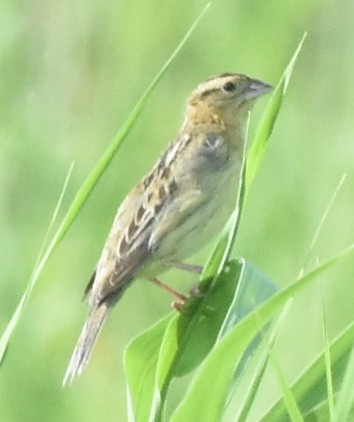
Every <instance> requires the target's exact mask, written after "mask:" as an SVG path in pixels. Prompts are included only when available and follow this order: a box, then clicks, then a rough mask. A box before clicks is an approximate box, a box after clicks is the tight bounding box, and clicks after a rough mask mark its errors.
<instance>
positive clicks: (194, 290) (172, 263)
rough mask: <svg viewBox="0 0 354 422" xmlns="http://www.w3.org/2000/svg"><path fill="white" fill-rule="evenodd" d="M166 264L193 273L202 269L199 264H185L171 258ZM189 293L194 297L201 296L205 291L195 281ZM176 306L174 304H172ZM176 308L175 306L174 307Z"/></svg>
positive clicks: (200, 271)
mask: <svg viewBox="0 0 354 422" xmlns="http://www.w3.org/2000/svg"><path fill="white" fill-rule="evenodd" d="M168 265H170V266H171V267H174V268H177V269H179V270H184V271H188V272H191V273H194V274H201V273H202V271H203V267H202V266H200V265H194V264H186V263H185V262H181V261H178V260H172V261H169V262H168ZM189 294H190V295H191V296H194V297H203V296H204V295H205V293H203V292H202V291H201V290H200V287H199V282H197V283H195V284H194V285H193V286H192V288H191V289H190V291H189ZM177 305H178V304H177ZM173 307H174V308H176V306H173ZM176 309H177V308H176Z"/></svg>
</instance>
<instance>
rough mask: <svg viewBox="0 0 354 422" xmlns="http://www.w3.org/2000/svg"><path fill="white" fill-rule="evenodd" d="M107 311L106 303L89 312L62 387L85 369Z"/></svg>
mask: <svg viewBox="0 0 354 422" xmlns="http://www.w3.org/2000/svg"><path fill="white" fill-rule="evenodd" d="M108 311H109V306H108V304H107V303H102V304H100V305H99V306H98V307H97V308H92V309H91V310H90V313H89V316H88V317H87V320H86V322H85V325H84V328H83V329H82V332H81V335H80V337H79V340H78V342H77V344H76V347H75V350H74V353H73V354H72V356H71V360H70V363H69V366H68V368H67V370H66V373H65V376H64V380H63V386H65V385H66V384H71V382H72V381H73V379H74V378H75V376H77V375H80V374H81V373H82V371H83V370H84V369H85V366H86V365H87V362H88V360H89V358H90V355H91V352H92V349H93V347H94V345H95V343H96V340H97V337H98V335H99V333H100V331H101V328H102V326H103V323H104V322H105V320H106V317H107V313H108Z"/></svg>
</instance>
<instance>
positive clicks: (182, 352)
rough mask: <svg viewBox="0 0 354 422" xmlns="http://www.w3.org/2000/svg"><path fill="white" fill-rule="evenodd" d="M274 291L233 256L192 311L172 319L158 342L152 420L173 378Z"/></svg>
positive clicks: (187, 369) (249, 351)
mask: <svg viewBox="0 0 354 422" xmlns="http://www.w3.org/2000/svg"><path fill="white" fill-rule="evenodd" d="M275 291H276V288H275V285H274V284H273V283H272V282H271V281H269V279H267V278H266V277H264V276H263V274H261V273H260V272H259V271H258V270H257V269H255V268H254V267H253V266H252V265H250V264H249V263H246V262H245V261H244V260H241V261H236V260H233V261H231V262H229V263H228V265H227V266H226V267H225V271H223V272H222V273H221V275H220V276H219V278H218V281H217V283H215V286H214V288H213V289H210V291H209V292H208V293H207V295H206V296H205V297H204V298H203V299H202V300H201V301H200V305H199V306H198V308H197V309H196V310H195V311H194V312H193V313H190V314H182V315H179V316H176V317H175V318H174V319H172V320H171V322H170V324H169V326H168V328H167V330H166V333H165V336H164V339H163V343H162V346H161V352H160V356H159V362H158V370H157V383H156V388H157V389H158V392H157V393H156V394H155V396H156V397H161V405H160V407H158V408H156V409H155V410H156V412H157V416H156V418H155V416H154V417H151V420H155V419H156V420H159V418H161V415H162V411H163V407H164V400H165V398H166V394H167V390H168V388H169V385H170V383H171V381H172V379H173V378H174V377H178V376H181V375H184V374H186V373H188V372H190V371H191V370H192V369H194V368H195V367H196V366H197V365H198V364H200V362H201V361H202V360H203V359H204V358H205V357H206V356H207V354H208V353H209V352H210V350H212V348H213V347H214V345H215V343H217V342H218V341H221V338H222V336H224V335H226V334H227V332H228V331H229V330H231V329H232V327H233V326H234V325H235V324H236V323H237V322H239V321H240V320H241V319H242V318H244V317H245V315H246V314H247V313H249V312H251V311H252V310H253V309H254V308H255V307H257V306H258V305H259V304H260V303H262V302H264V301H265V300H266V299H267V298H268V297H269V296H270V295H272V294H274V292H275ZM258 345H259V340H257V341H256V342H255V343H254V344H253V345H251V347H249V348H248V349H247V350H245V353H244V355H243V359H242V360H241V361H240V364H239V366H238V367H237V368H235V374H233V375H234V380H235V383H236V381H237V379H238V377H239V376H240V375H241V373H242V370H243V368H244V365H245V364H246V362H247V360H248V358H249V357H250V355H252V353H253V352H254V349H255V348H257V347H258ZM154 418H155V419H154Z"/></svg>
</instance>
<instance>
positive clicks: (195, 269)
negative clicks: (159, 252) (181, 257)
mask: <svg viewBox="0 0 354 422" xmlns="http://www.w3.org/2000/svg"><path fill="white" fill-rule="evenodd" d="M168 265H169V266H171V267H174V268H178V269H179V270H183V271H188V272H190V273H194V274H201V273H202V271H203V267H202V266H200V265H194V264H186V263H185V262H181V261H177V260H173V261H169V262H168Z"/></svg>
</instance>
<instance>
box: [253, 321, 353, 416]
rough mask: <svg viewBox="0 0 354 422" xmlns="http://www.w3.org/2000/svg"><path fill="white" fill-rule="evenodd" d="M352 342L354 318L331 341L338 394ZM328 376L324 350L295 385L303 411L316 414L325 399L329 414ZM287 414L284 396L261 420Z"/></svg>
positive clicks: (293, 389)
mask: <svg viewBox="0 0 354 422" xmlns="http://www.w3.org/2000/svg"><path fill="white" fill-rule="evenodd" d="M353 343H354V321H353V322H352V323H351V324H350V325H348V326H347V327H346V329H345V330H344V331H343V332H342V333H341V334H340V335H338V336H337V338H336V339H334V340H333V341H332V343H331V344H330V354H331V366H332V368H331V369H332V373H333V390H334V396H336V395H337V396H338V390H339V388H340V381H341V379H342V375H343V373H344V371H345V367H346V362H347V361H348V355H349V353H350V351H351V349H352V346H353ZM326 376H327V374H326V364H325V351H323V352H322V353H320V354H319V355H318V356H317V357H316V359H314V361H313V362H312V363H311V364H310V365H309V366H308V367H307V368H306V369H305V370H304V372H303V373H302V374H301V375H300V376H299V377H298V379H297V381H295V382H294V383H293V385H292V391H293V394H294V397H295V399H296V401H297V402H298V403H299V406H300V409H301V412H302V414H304V415H307V414H310V413H316V409H317V408H318V406H320V405H321V404H323V403H324V402H326V406H327V413H328V414H329V408H328V400H327V383H326ZM337 398H338V397H337ZM286 415H287V411H286V407H285V404H284V401H283V399H282V398H281V399H279V400H278V401H277V402H276V403H275V404H274V405H273V406H272V408H271V409H270V410H269V411H268V412H267V413H266V414H265V415H263V416H262V417H261V418H260V419H259V421H262V422H282V421H284V420H286Z"/></svg>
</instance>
